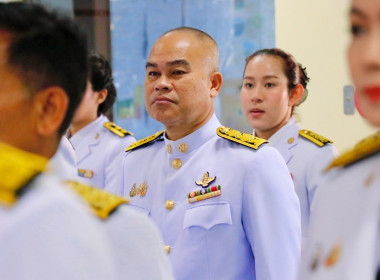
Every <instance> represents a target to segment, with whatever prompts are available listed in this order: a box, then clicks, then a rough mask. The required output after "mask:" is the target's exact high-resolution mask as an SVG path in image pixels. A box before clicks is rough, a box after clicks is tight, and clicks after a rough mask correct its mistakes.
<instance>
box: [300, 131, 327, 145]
mask: <svg viewBox="0 0 380 280" xmlns="http://www.w3.org/2000/svg"><path fill="white" fill-rule="evenodd" d="M299 135H301V136H302V137H303V138H305V139H307V140H309V141H311V142H313V143H314V144H316V145H318V146H319V147H323V146H324V145H326V144H327V143H332V141H331V140H330V139H327V138H325V137H323V136H321V135H319V134H317V133H315V132H313V131H310V130H307V129H301V130H300V131H299Z"/></svg>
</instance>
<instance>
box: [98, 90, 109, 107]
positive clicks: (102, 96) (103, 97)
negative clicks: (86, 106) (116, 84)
mask: <svg viewBox="0 0 380 280" xmlns="http://www.w3.org/2000/svg"><path fill="white" fill-rule="evenodd" d="M96 93H97V94H98V98H97V102H98V104H102V103H103V102H104V100H106V99H107V96H108V90H107V89H102V90H99V91H97V92H96Z"/></svg>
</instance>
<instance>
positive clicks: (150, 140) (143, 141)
mask: <svg viewBox="0 0 380 280" xmlns="http://www.w3.org/2000/svg"><path fill="white" fill-rule="evenodd" d="M164 132H165V131H164V130H162V131H159V132H157V133H156V134H153V135H150V136H148V137H146V138H143V139H141V140H139V141H136V142H134V143H132V144H131V145H129V147H128V148H127V149H126V150H125V151H126V152H128V151H131V150H134V149H136V148H139V147H142V146H145V145H147V144H149V143H153V142H154V141H157V140H158V139H160V137H161V136H162V135H164Z"/></svg>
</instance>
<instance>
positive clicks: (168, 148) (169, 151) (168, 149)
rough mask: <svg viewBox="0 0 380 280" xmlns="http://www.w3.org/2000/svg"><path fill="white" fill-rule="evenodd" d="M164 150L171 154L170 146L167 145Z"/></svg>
mask: <svg viewBox="0 0 380 280" xmlns="http://www.w3.org/2000/svg"><path fill="white" fill-rule="evenodd" d="M166 150H167V151H168V154H171V153H172V146H170V144H168V145H167V146H166Z"/></svg>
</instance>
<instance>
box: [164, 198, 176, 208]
mask: <svg viewBox="0 0 380 280" xmlns="http://www.w3.org/2000/svg"><path fill="white" fill-rule="evenodd" d="M174 206H175V203H174V201H173V200H167V201H166V202H165V208H166V209H168V210H172V209H173V208H174Z"/></svg>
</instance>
